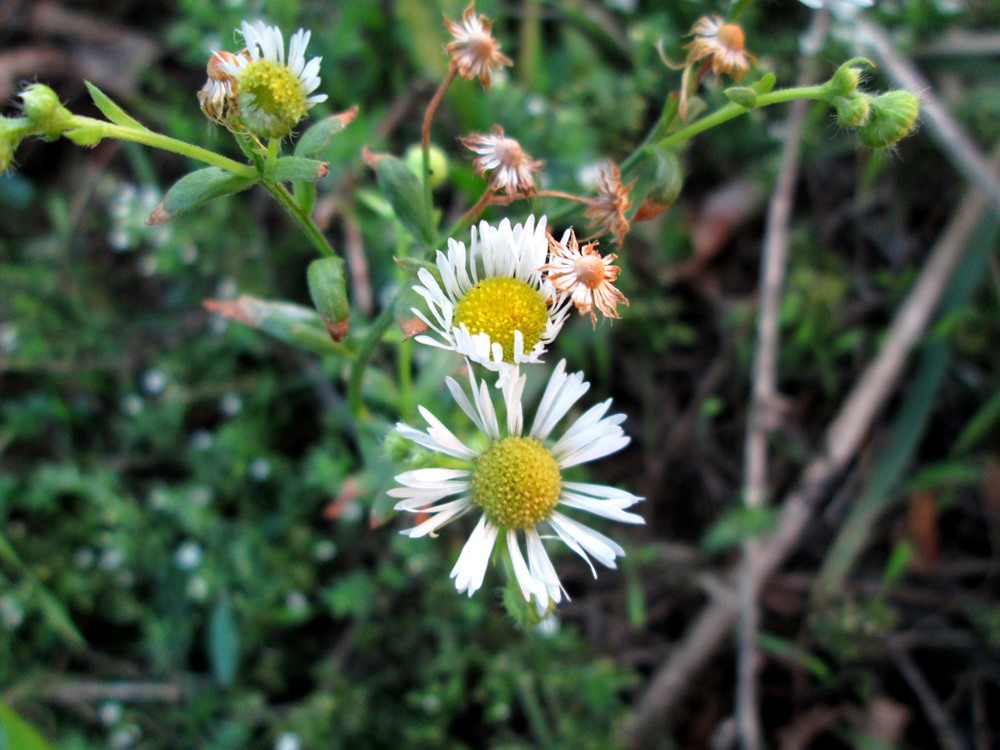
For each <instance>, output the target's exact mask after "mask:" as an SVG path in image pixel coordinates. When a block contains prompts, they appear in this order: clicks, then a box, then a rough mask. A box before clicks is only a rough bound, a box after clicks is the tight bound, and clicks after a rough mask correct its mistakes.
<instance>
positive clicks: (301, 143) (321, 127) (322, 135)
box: [295, 105, 358, 159]
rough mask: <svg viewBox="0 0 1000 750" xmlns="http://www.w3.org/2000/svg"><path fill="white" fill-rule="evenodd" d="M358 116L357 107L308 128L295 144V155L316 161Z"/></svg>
mask: <svg viewBox="0 0 1000 750" xmlns="http://www.w3.org/2000/svg"><path fill="white" fill-rule="evenodd" d="M357 114H358V107H357V105H355V106H353V107H351V108H350V109H349V110H347V111H346V112H341V113H340V114H339V115H330V116H329V117H326V118H324V119H322V120H320V121H319V122H317V123H316V124H315V125H313V126H312V127H311V128H309V129H308V130H307V131H306V132H305V133H303V134H302V137H301V138H299V140H298V143H296V144H295V155H296V156H300V157H303V158H306V159H318V158H319V157H321V156H322V155H323V152H324V151H326V149H327V147H328V146H329V145H330V142H331V141H333V139H334V136H336V135H337V134H338V133H339V132H340V131H342V130H343V129H344V128H346V127H347V126H348V125H350V124H351V121H352V120H353V119H354V117H355V116H356V115H357Z"/></svg>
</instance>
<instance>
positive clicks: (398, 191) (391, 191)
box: [365, 150, 435, 247]
mask: <svg viewBox="0 0 1000 750" xmlns="http://www.w3.org/2000/svg"><path fill="white" fill-rule="evenodd" d="M365 161H367V162H368V165H369V166H370V167H371V168H372V169H374V170H375V174H376V176H377V177H378V185H379V187H380V188H381V189H382V194H383V195H384V196H385V198H386V200H387V201H389V205H390V206H392V210H393V213H394V214H395V215H396V218H397V219H399V223H400V224H402V225H403V226H404V227H405V228H406V230H407V231H408V232H409V233H410V234H411V235H412V236H413V237H414V238H415V239H417V240H418V241H420V242H421V243H423V244H424V245H425V246H428V247H429V246H431V245H433V244H434V242H435V231H434V227H432V226H431V224H430V217H429V212H428V211H427V204H426V195H425V194H424V186H423V185H422V184H421V183H420V178H418V177H417V176H416V175H415V174H414V173H413V170H412V169H410V168H409V167H408V166H406V163H405V162H404V161H403V160H402V159H397V158H396V157H395V156H390V155H389V154H373V153H371V152H370V151H367V150H366V151H365Z"/></svg>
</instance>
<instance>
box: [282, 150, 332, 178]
mask: <svg viewBox="0 0 1000 750" xmlns="http://www.w3.org/2000/svg"><path fill="white" fill-rule="evenodd" d="M329 172H330V164H329V163H328V162H325V161H317V160H316V159H304V158H302V157H301V156H283V157H281V158H280V159H278V161H277V163H275V165H274V169H273V170H271V173H270V174H269V175H268V177H269V178H270V179H272V180H275V181H277V182H319V181H320V180H322V179H323V178H324V177H326V176H327V174H328V173H329Z"/></svg>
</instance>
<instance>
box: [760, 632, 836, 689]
mask: <svg viewBox="0 0 1000 750" xmlns="http://www.w3.org/2000/svg"><path fill="white" fill-rule="evenodd" d="M757 644H758V645H759V646H760V647H761V649H763V650H764V651H766V652H767V653H770V654H774V655H775V656H781V657H784V658H786V659H789V660H790V661H793V662H795V663H796V664H798V665H799V666H801V667H802V668H803V669H805V670H806V671H807V672H810V673H811V674H812V675H813V677H815V678H816V679H818V680H819V681H820V682H822V683H823V684H825V685H832V684H833V683H835V682H836V675H835V674H834V672H833V670H832V669H830V667H829V666H828V665H827V663H826V662H825V661H823V660H822V659H820V658H819V657H818V656H816V655H815V654H812V653H810V652H808V651H806V650H805V649H803V648H800V647H799V646H797V645H795V644H794V643H792V642H791V641H788V640H787V639H785V638H782V637H781V636H778V635H774V634H773V633H766V632H764V631H761V632H759V633H758V634H757Z"/></svg>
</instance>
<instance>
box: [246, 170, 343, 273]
mask: <svg viewBox="0 0 1000 750" xmlns="http://www.w3.org/2000/svg"><path fill="white" fill-rule="evenodd" d="M261 185H263V186H264V187H265V188H266V189H267V192H269V193H270V194H271V195H273V196H274V199H275V200H276V201H278V203H280V204H281V206H282V208H284V209H285V210H286V211H288V213H289V214H291V216H292V218H293V219H295V221H296V223H297V224H298V225H299V226H300V227H301V228H302V231H303V232H305V234H306V237H308V238H309V241H310V242H312V244H313V246H314V247H315V248H316V249H317V250H318V251H319V253H320V255H326V256H328V257H331V258H332V257H335V256H336V255H337V253H336V252H334V249H333V247H332V246H331V245H330V243H329V242H328V241H327V239H326V237H325V236H324V235H323V233H322V232H321V231H320V230H319V227H317V226H316V223H315V222H314V221H313V220H312V217H311V216H310V215H309V214H308V213H307V212H306V211H305V209H304V208H302V206H301V205H300V204H299V202H298V201H296V200H295V198H294V197H293V196H292V194H291V193H290V192H288V188H286V187H285V186H284V185H282V184H281V183H280V182H275V181H274V180H262V181H261Z"/></svg>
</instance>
